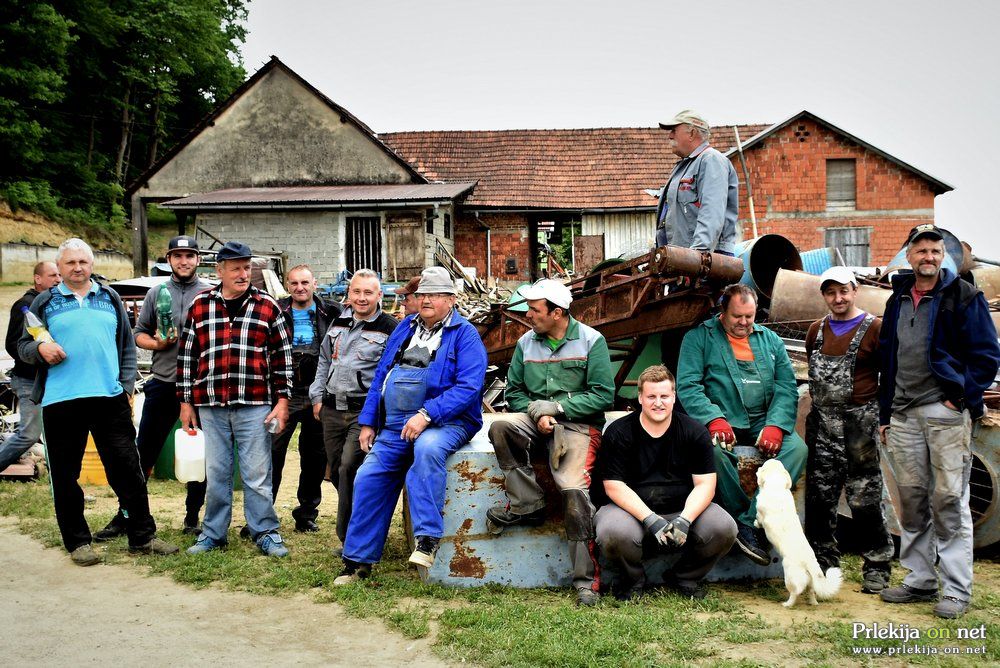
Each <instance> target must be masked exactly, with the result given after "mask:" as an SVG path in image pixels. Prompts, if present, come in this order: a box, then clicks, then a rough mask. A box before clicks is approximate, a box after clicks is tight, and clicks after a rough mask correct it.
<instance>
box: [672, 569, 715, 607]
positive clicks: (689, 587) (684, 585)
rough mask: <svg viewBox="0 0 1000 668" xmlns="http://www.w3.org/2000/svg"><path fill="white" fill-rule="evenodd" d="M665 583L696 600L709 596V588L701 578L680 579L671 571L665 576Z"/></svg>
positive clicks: (676, 591) (682, 594) (685, 596)
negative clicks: (696, 579) (697, 579)
mask: <svg viewBox="0 0 1000 668" xmlns="http://www.w3.org/2000/svg"><path fill="white" fill-rule="evenodd" d="M664 584H666V585H667V587H668V588H669V589H671V590H672V591H674V592H675V593H677V594H679V595H680V596H683V597H684V598H692V599H695V600H696V601H700V600H701V599H703V598H705V597H706V596H708V588H707V587H706V586H705V583H704V582H702V581H700V580H699V581H694V580H678V579H677V577H676V576H675V575H674V574H673V573H670V574H668V575H667V576H666V577H665V578H664Z"/></svg>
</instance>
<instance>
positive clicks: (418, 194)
mask: <svg viewBox="0 0 1000 668" xmlns="http://www.w3.org/2000/svg"><path fill="white" fill-rule="evenodd" d="M475 185H476V182H475V181H462V182H458V183H407V184H393V185H377V186H372V185H356V186H299V187H281V188H229V189H226V190H215V191H212V192H207V193H201V194H198V195H191V196H189V197H182V198H180V199H174V200H170V201H169V202H164V203H163V204H161V205H160V206H163V207H165V208H167V209H196V208H197V209H201V208H222V207H237V208H243V207H252V206H267V207H269V208H273V207H279V206H288V207H291V208H294V207H297V206H322V205H324V204H331V205H341V204H377V203H379V202H399V203H403V202H438V201H443V200H451V199H455V198H457V197H460V196H462V195H463V194H465V193H467V192H468V191H469V190H471V189H472V188H473V187H474V186H475Z"/></svg>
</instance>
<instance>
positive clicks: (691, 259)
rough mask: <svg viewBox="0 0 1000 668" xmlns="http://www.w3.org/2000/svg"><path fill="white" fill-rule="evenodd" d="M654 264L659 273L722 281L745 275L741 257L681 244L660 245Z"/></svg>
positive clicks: (726, 281) (654, 256)
mask: <svg viewBox="0 0 1000 668" xmlns="http://www.w3.org/2000/svg"><path fill="white" fill-rule="evenodd" d="M653 264H654V265H655V266H656V273H658V274H662V275H667V276H690V277H692V278H707V279H709V280H711V281H718V282H720V283H732V282H733V281H738V280H739V279H740V276H742V275H743V262H742V260H740V259H739V258H736V257H731V256H729V255H720V254H718V253H709V252H707V251H699V250H694V249H692V248H682V247H681V246H660V247H659V248H657V249H656V250H655V251H654V252H653Z"/></svg>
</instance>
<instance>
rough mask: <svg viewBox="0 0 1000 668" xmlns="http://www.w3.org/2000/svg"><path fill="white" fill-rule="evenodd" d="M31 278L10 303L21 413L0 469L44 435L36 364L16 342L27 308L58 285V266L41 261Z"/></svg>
mask: <svg viewBox="0 0 1000 668" xmlns="http://www.w3.org/2000/svg"><path fill="white" fill-rule="evenodd" d="M32 278H33V280H34V287H32V288H31V289H29V290H28V291H27V292H25V293H24V295H22V296H21V298H20V299H18V300H17V301H16V302H14V305H13V306H11V307H10V321H8V323H7V340H6V345H5V346H4V347H5V348H6V350H7V352H8V353H9V354H10V356H11V357H12V358H14V368H13V369H11V371H10V374H9V375H10V389H11V390H13V392H14V394H15V395H16V396H17V406H18V409H17V410H18V413H20V416H21V420H20V422H18V425H17V431H15V432H14V433H13V434H10V435H9V436H8V437H7V438H6V439H5V440H3V441H0V471H3V470H4V469H5V468H7V467H8V466H10V465H11V464H13V463H14V462H16V461H17V460H18V459H20V458H21V455H23V454H24V453H25V452H27V451H28V450H29V449H30V448H31V446H33V445H34V444H35V443H38V439H39V437H41V435H42V409H41V407H40V406H39V405H38V404H36V403H35V402H34V401H32V400H31V390H32V388H33V387H34V384H35V365H34V364H29V363H28V362H25V361H24V360H22V359H21V358H20V357H19V356H18V354H17V342H18V340H19V339H20V338H21V335H23V334H24V312H25V310H27V309H28V307H30V306H31V302H33V301H35V297H37V296H38V295H39V294H41V293H42V292H45V291H46V290H48V289H49V288H51V287H52V286H54V285H59V283H60V281H61V280H62V279H61V278H59V268H58V267H56V265H55V263H54V262H39V263H38V264H36V265H35V270H34V272H33V275H32Z"/></svg>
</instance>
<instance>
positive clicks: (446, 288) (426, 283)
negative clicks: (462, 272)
mask: <svg viewBox="0 0 1000 668" xmlns="http://www.w3.org/2000/svg"><path fill="white" fill-rule="evenodd" d="M407 285H409V283H407ZM413 292H414V294H418V295H427V294H434V293H436V292H441V293H444V294H446V295H454V294H456V293H457V292H458V290H456V289H455V281H453V280H452V278H451V274H449V273H448V270H447V269H445V268H444V267H427V268H426V269H424V270H423V271H422V272H420V282H419V283H417V289H416V290H414V291H413Z"/></svg>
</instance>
